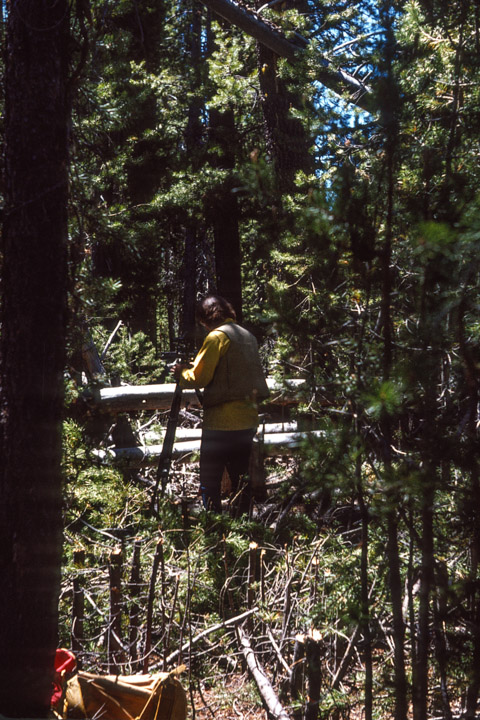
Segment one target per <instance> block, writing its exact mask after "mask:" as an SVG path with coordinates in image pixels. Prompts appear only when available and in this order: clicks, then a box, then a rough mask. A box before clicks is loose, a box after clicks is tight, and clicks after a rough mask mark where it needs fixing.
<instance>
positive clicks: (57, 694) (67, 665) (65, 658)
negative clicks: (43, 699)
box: [51, 648, 77, 707]
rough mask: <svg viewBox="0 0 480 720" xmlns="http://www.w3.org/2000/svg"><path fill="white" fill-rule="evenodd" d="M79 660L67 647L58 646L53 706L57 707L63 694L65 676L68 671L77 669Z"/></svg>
mask: <svg viewBox="0 0 480 720" xmlns="http://www.w3.org/2000/svg"><path fill="white" fill-rule="evenodd" d="M76 666H77V661H76V659H75V655H74V654H73V653H72V652H70V650H66V649H65V648H58V649H57V650H56V652H55V678H54V680H53V687H52V698H51V705H52V707H57V705H58V703H59V702H60V700H61V698H62V695H63V678H64V677H65V675H66V674H67V673H70V672H72V671H73V670H75V668H76Z"/></svg>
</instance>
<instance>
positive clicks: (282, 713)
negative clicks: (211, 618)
mask: <svg viewBox="0 0 480 720" xmlns="http://www.w3.org/2000/svg"><path fill="white" fill-rule="evenodd" d="M236 632H237V637H238V640H239V643H240V647H241V649H242V653H243V656H244V658H245V661H246V663H247V665H248V669H249V670H250V672H251V674H252V677H253V679H254V680H255V683H256V685H257V687H258V691H259V693H260V695H261V696H262V700H263V702H264V703H265V706H266V708H267V711H268V713H269V715H271V717H272V718H273V719H274V720H291V718H290V716H289V715H288V713H287V712H286V710H285V709H284V707H283V705H282V704H281V702H280V700H279V699H278V696H277V693H276V692H275V690H274V689H273V687H272V684H271V682H270V680H269V679H268V677H267V676H266V674H265V671H264V669H263V668H262V667H261V665H260V664H259V662H258V660H257V656H256V655H255V653H254V651H253V649H252V646H251V645H250V640H249V638H248V636H247V635H246V634H245V632H244V631H243V630H242V628H240V627H237V628H236Z"/></svg>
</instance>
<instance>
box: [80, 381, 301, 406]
mask: <svg viewBox="0 0 480 720" xmlns="http://www.w3.org/2000/svg"><path fill="white" fill-rule="evenodd" d="M267 385H268V387H269V390H270V393H271V397H270V398H269V399H268V401H267V402H268V403H269V404H270V403H274V404H275V403H278V404H282V403H284V404H288V403H289V402H294V401H295V400H296V398H297V397H298V394H299V393H301V391H302V390H303V389H305V388H306V386H307V383H306V380H299V379H290V380H283V381H282V382H279V381H278V380H275V379H274V378H267ZM174 392H175V383H164V384H162V385H121V386H120V387H109V388H100V389H96V390H93V391H92V393H91V396H90V397H89V401H90V403H91V405H92V407H94V408H96V409H97V410H99V411H100V412H105V413H119V412H133V411H143V410H168V409H169V408H170V406H171V404H172V399H173V394H174ZM182 401H183V403H184V404H187V405H189V406H191V407H200V403H199V400H198V397H197V395H196V393H195V390H184V391H183V393H182Z"/></svg>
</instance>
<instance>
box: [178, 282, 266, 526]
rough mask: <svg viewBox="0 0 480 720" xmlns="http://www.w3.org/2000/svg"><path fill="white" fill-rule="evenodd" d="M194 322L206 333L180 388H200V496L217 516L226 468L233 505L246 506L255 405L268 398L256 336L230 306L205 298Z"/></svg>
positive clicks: (181, 371) (180, 369)
mask: <svg viewBox="0 0 480 720" xmlns="http://www.w3.org/2000/svg"><path fill="white" fill-rule="evenodd" d="M197 319H198V321H199V322H200V324H201V325H203V326H204V327H205V328H206V329H207V330H208V335H207V336H206V338H205V340H204V343H203V345H202V347H201V348H200V350H199V352H198V354H197V356H196V358H195V360H194V362H193V366H192V367H185V366H182V365H177V366H176V367H175V368H174V374H175V377H176V378H177V379H178V380H179V381H180V385H181V387H182V388H204V393H203V427H202V441H201V446H200V492H201V495H202V501H203V505H204V507H205V508H206V509H207V510H213V511H214V512H218V513H220V512H221V511H222V505H221V497H220V491H221V482H222V475H223V471H224V468H226V469H227V471H228V474H229V476H230V480H231V483H232V504H233V505H234V507H236V508H237V509H238V511H239V512H240V513H243V512H248V509H249V507H250V499H251V498H250V484H249V480H248V474H247V473H248V466H249V460H250V453H251V449H252V443H253V438H254V436H255V433H256V429H257V426H258V406H257V403H258V402H260V401H261V400H264V399H265V398H266V397H267V396H268V388H267V384H266V382H265V377H264V374H263V370H262V366H261V362H260V356H259V354H258V346H257V341H256V339H255V337H254V336H253V335H252V333H250V332H249V331H248V330H245V328H242V327H241V326H240V325H237V323H236V322H235V320H236V315H235V311H234V309H233V307H232V306H231V304H230V303H229V302H228V301H227V300H225V298H222V297H220V296H218V295H209V296H207V297H206V298H204V299H203V300H202V301H201V302H200V303H199V306H198V308H197Z"/></svg>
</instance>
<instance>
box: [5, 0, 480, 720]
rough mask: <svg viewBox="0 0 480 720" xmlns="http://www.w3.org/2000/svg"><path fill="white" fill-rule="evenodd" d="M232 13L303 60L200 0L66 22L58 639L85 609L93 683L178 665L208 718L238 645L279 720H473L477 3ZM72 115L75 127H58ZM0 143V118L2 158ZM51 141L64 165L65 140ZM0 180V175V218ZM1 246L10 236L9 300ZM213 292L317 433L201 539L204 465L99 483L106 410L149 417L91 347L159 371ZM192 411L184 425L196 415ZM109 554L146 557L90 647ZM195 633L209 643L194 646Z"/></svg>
mask: <svg viewBox="0 0 480 720" xmlns="http://www.w3.org/2000/svg"><path fill="white" fill-rule="evenodd" d="M22 1H23V0H22ZM225 2H231V0H225ZM18 4H21V3H19V2H18ZM60 4H61V3H60ZM235 4H236V5H237V6H238V8H237V9H240V10H241V9H242V8H243V10H244V11H246V12H249V13H250V14H251V15H252V13H255V17H256V18H257V19H258V18H260V19H261V21H262V22H263V23H264V24H265V27H266V28H270V29H271V31H272V32H275V33H277V35H278V36H280V35H281V36H282V37H284V38H286V39H287V40H288V42H289V43H292V47H295V48H297V50H295V52H293V51H292V53H289V54H288V57H280V56H278V55H276V53H275V52H273V50H272V49H271V48H267V47H266V46H264V45H262V43H260V42H259V41H258V39H256V38H255V37H253V36H250V35H248V34H247V32H246V31H245V30H242V29H241V28H240V27H236V26H235V25H233V24H230V23H229V22H227V21H226V20H224V19H222V17H221V16H220V15H216V14H215V13H214V12H213V11H212V10H211V9H209V8H210V5H209V3H207V2H206V3H202V2H199V1H198V0H165V1H164V2H158V1H157V0H145V2H141V3H140V2H137V0H116V1H113V0H90V2H80V1H78V2H76V3H74V4H73V6H72V14H71V17H70V46H69V53H70V56H69V59H70V73H71V88H72V94H71V100H72V111H73V113H72V122H71V125H68V129H69V132H70V141H69V142H70V194H69V200H68V222H69V229H70V235H69V242H68V260H69V264H68V274H67V279H68V282H69V286H70V288H69V289H70V294H69V308H70V329H69V335H68V342H67V351H68V362H67V370H66V375H67V378H68V384H67V389H68V391H69V392H68V398H67V399H68V401H69V402H70V401H71V400H72V398H73V399H74V402H71V403H70V404H69V405H68V409H67V419H66V422H65V431H64V451H65V452H64V472H65V507H64V516H65V526H66V538H67V543H66V561H65V563H66V565H65V581H64V586H63V589H64V592H63V593H62V598H61V604H60V613H61V627H60V634H61V638H62V640H63V642H64V643H65V644H67V643H68V642H69V641H70V635H69V633H70V628H69V622H70V620H69V618H70V616H71V612H72V609H73V606H74V600H75V599H76V600H78V598H79V597H80V596H81V597H82V598H84V599H85V597H86V598H87V599H89V602H90V606H91V608H93V610H92V611H91V613H90V614H88V613H86V614H85V613H84V615H83V617H82V624H81V632H80V631H79V630H78V627H77V629H76V630H75V631H73V633H72V637H73V641H74V643H75V644H76V647H77V648H78V652H79V656H80V657H81V659H82V661H83V662H84V663H85V664H86V665H89V666H91V667H101V668H102V669H105V668H106V667H108V666H109V664H110V666H112V665H114V666H115V668H118V667H120V668H123V669H126V670H129V671H130V670H131V671H136V670H138V669H140V668H142V669H147V668H148V667H149V662H150V664H151V665H154V664H157V665H163V666H166V667H168V666H169V663H170V664H172V663H174V662H176V661H177V660H179V655H182V653H183V655H182V657H183V659H184V658H185V653H187V652H188V658H189V668H190V670H189V673H190V674H189V683H190V687H191V690H192V698H194V699H195V701H196V702H207V701H206V698H205V696H204V694H202V693H203V692H204V691H206V690H208V688H209V683H214V682H215V680H218V678H219V677H221V676H222V674H223V675H224V674H225V672H227V675H228V674H229V673H231V674H232V675H235V673H237V674H238V673H239V671H240V670H239V666H238V664H237V655H238V653H239V652H240V651H239V645H238V641H239V638H243V641H244V643H245V642H249V640H248V638H247V641H245V637H246V635H250V641H251V640H253V645H254V650H255V652H256V654H257V658H258V659H259V661H261V663H262V664H263V665H264V667H265V668H266V672H267V674H268V675H269V676H270V678H271V680H272V683H273V684H274V685H275V686H276V689H277V690H278V692H279V694H280V696H281V699H282V702H284V704H285V706H286V707H287V712H288V713H289V714H290V716H291V717H297V716H300V714H301V713H303V712H304V713H305V717H308V718H315V717H319V716H322V715H324V716H325V717H332V718H339V717H350V716H351V717H354V716H355V717H356V716H358V713H359V712H360V711H361V712H362V713H363V714H364V716H365V718H366V719H367V720H371V718H373V717H382V716H383V717H394V718H395V720H405V719H406V718H407V717H410V715H411V714H413V717H414V719H415V720H426V718H428V717H439V716H441V717H444V718H447V719H448V720H450V719H451V718H453V717H459V716H462V717H465V718H468V719H469V720H473V718H474V717H475V716H476V715H475V714H476V709H477V705H478V696H479V692H480V594H479V593H480V590H479V572H480V568H479V557H480V473H479V465H478V449H479V448H478V445H479V441H478V424H479V417H478V408H479V397H478V382H479V371H478V367H479V337H478V334H479V323H478V319H477V315H478V312H477V311H478V302H479V291H480V287H479V277H478V255H479V251H480V245H479V242H480V223H479V219H478V218H479V200H478V186H479V179H480V178H479V174H480V170H479V163H478V153H479V138H480V115H479V107H480V103H479V93H480V90H479V88H480V77H479V73H480V70H479V64H478V56H479V52H480V15H479V11H478V7H477V4H476V3H473V2H469V0H460V1H459V2H455V3H446V2H443V1H442V0H401V1H398V2H397V1H396V0H365V1H362V2H353V0H352V1H350V0H345V1H343V2H327V1H326V0H316V1H315V2H314V1H313V0H300V1H294V0H292V1H291V2H290V1H289V0H287V1H286V2H281V3H279V2H270V3H265V4H261V3H258V4H257V5H256V7H255V6H254V3H251V4H250V3H245V2H244V1H242V2H241V3H238V4H237V3H235ZM14 6H15V3H13V2H12V3H11V7H12V8H13V7H14ZM252 16H253V15H252ZM341 73H345V74H348V77H349V78H350V80H349V83H350V85H349V90H348V92H346V93H345V95H344V96H343V97H342V96H339V95H338V93H336V92H333V90H332V87H335V89H336V90H338V89H339V87H340V85H339V83H338V78H339V77H341ZM332 77H335V78H336V80H335V83H333V81H332ZM351 78H354V79H356V80H358V82H359V83H360V85H361V88H362V95H361V97H360V96H358V97H357V98H356V97H355V95H352V91H351V88H352V81H351ZM7 82H8V75H7ZM69 87H70V86H69ZM7 88H8V85H7ZM367 108H368V110H367ZM7 109H8V108H7ZM7 118H8V114H7ZM61 124H62V127H63V125H64V126H65V127H64V130H65V133H66V128H67V118H66V115H65V116H64V119H63V120H62V123H61ZM9 132H10V133H11V132H12V131H11V130H9V129H8V123H7V134H6V144H7V160H8V158H9V157H10V156H9V155H8V152H9V148H11V147H12V146H13V143H14V139H15V136H14V135H13V136H12V134H10V135H9V134H8V133H9ZM65 137H66V135H65ZM52 153H53V155H54V156H55V158H57V159H58V158H59V157H60V149H59V148H58V147H54V148H53V149H52ZM61 157H62V162H63V161H66V156H65V157H64V156H63V155H62V156H61ZM11 172H12V168H11V166H10V165H9V164H8V162H7V164H6V167H5V169H4V186H5V188H6V190H7V206H8V202H11V199H9V195H8V193H9V187H10V185H9V182H11V178H12V176H11ZM63 202H64V203H65V208H66V196H65V197H64V201H63ZM12 217H13V216H12ZM10 222H12V221H11V220H10ZM9 232H10V230H9V226H8V223H7V225H6V230H5V231H4V234H5V240H4V244H3V254H4V261H3V262H4V278H5V279H4V291H5V292H7V291H8V287H9V286H8V284H7V283H8V281H9V279H10V280H11V277H12V276H11V275H9V272H10V270H9V267H10V266H9V263H10V260H9V258H10V255H9V253H10V252H11V244H10V242H11V241H10V239H9V237H10V236H9ZM62 247H63V246H62ZM58 257H60V255H58ZM66 271H67V269H66V266H65V267H64V269H63V270H62V269H59V270H58V274H59V277H60V276H62V277H63V278H64V280H65V277H64V275H63V274H62V273H64V272H66ZM59 287H60V285H59ZM212 291H217V292H219V293H221V294H223V295H225V296H226V297H228V298H229V299H230V300H231V301H232V302H233V304H234V305H235V307H236V309H237V312H238V316H239V317H242V316H243V321H244V322H245V323H246V324H247V325H248V326H249V327H251V328H252V329H253V330H254V332H255V333H256V335H257V336H258V338H259V340H260V345H261V352H262V357H263V359H264V361H265V367H266V368H267V369H268V372H269V374H272V375H275V376H276V378H277V379H279V380H283V379H289V378H292V377H297V378H298V377H301V378H303V379H304V380H305V381H306V383H305V387H306V388H307V389H306V390H305V394H304V395H303V396H302V398H301V399H300V401H299V402H298V399H297V401H296V403H295V404H292V406H291V407H290V408H289V407H288V406H287V405H284V406H283V413H284V414H283V415H282V417H280V418H275V419H277V420H279V421H284V420H286V419H289V420H293V419H295V420H297V421H298V422H303V423H304V425H305V426H308V427H311V428H315V429H316V430H320V431H321V432H320V433H318V434H317V435H316V436H315V438H312V436H309V437H308V439H306V440H305V443H304V445H303V446H302V448H301V450H300V452H299V454H298V455H297V456H296V458H295V459H292V458H287V457H283V458H281V459H278V458H277V459H276V460H275V461H270V460H268V461H267V462H266V470H267V477H268V480H269V483H268V484H267V493H266V495H264V497H262V498H259V499H258V500H257V503H256V505H255V512H254V515H253V518H250V519H249V520H244V521H238V520H232V519H230V518H226V517H223V518H222V519H217V520H216V523H214V524H213V525H212V524H211V522H210V520H209V519H208V517H205V516H204V515H202V514H200V516H195V515H193V514H189V507H190V506H189V502H192V497H194V495H195V489H194V488H195V482H196V475H195V472H196V469H195V466H194V465H192V466H188V467H187V469H186V470H185V468H183V469H181V468H177V469H176V470H175V472H174V475H173V481H172V488H173V491H172V492H173V494H172V496H167V497H165V498H163V503H162V504H161V507H160V509H159V517H158V518H156V519H152V518H151V517H148V516H147V514H146V513H145V507H148V504H149V503H148V500H146V499H145V498H146V496H147V495H148V487H149V481H150V480H151V478H149V471H147V470H146V471H143V470H142V471H141V472H139V473H136V472H134V471H132V470H131V469H129V470H128V471H124V472H123V474H122V473H120V472H119V471H118V470H116V469H114V468H111V467H107V466H101V465H98V461H97V460H95V458H98V455H96V454H95V453H94V452H93V450H95V451H96V450H98V446H99V444H100V445H102V444H103V445H104V446H108V445H109V444H112V443H113V441H114V438H113V436H114V431H113V430H112V425H113V424H114V422H116V428H117V430H118V426H119V425H120V422H123V421H124V422H125V423H126V422H127V419H128V423H130V426H129V427H130V432H131V429H132V427H133V429H134V431H135V433H134V434H135V435H136V439H137V441H140V440H139V439H141V440H142V442H143V438H144V434H142V433H143V432H144V428H146V427H148V428H149V429H150V428H153V429H157V425H158V424H159V423H160V420H161V419H162V418H160V417H159V415H158V414H157V415H155V416H152V417H150V416H148V415H147V414H145V415H143V416H141V417H135V418H133V417H129V418H123V420H121V421H118V419H117V420H115V421H114V420H113V419H112V418H108V419H105V418H99V417H98V416H95V412H94V411H93V410H92V408H91V406H89V405H87V401H86V395H85V392H84V391H85V389H86V388H85V377H83V379H82V370H83V371H84V375H85V368H82V366H81V348H82V344H84V343H85V341H86V340H87V339H89V338H90V339H91V338H93V340H94V341H95V342H96V343H97V346H98V348H99V350H100V352H101V351H102V350H104V353H103V355H102V362H103V364H104V368H105V370H106V375H105V376H104V377H103V378H100V377H99V376H98V375H97V376H96V377H95V378H94V380H95V382H96V383H98V382H114V383H118V382H126V383H129V382H130V383H138V382H148V381H157V380H159V379H160V378H165V377H166V375H165V371H164V366H163V363H162V360H161V353H162V352H165V351H168V350H171V349H172V348H173V346H174V345H175V339H176V338H177V337H178V336H179V335H181V336H182V337H184V338H188V339H189V340H191V341H192V343H191V344H192V345H193V343H194V340H195V319H194V305H195V301H196V299H197V297H198V296H199V295H201V294H203V293H205V292H212ZM9 303H10V300H9V299H8V298H6V299H5V300H4V313H5V315H4V324H3V327H2V347H3V348H4V352H5V353H6V355H5V357H6V358H7V359H6V360H5V359H4V360H3V362H4V366H3V367H4V368H6V370H4V377H7V375H5V372H6V371H7V370H8V362H9V361H8V357H9V356H8V353H9V352H10V350H9V347H10V338H11V337H14V334H13V335H12V332H13V331H12V329H11V325H9V322H10V320H9V318H8V313H10V312H11V305H10V304H9ZM62 342H63V340H62V338H61V337H60V336H59V343H60V344H61V343H62ZM5 348H6V349H5ZM62 352H63V350H62ZM59 357H60V356H59ZM30 362H31V363H32V365H35V362H34V360H33V359H30ZM62 363H63V359H62ZM11 373H12V374H11V378H13V379H12V380H11V382H12V383H13V385H12V387H14V388H15V390H16V391H17V390H18V387H19V385H20V384H21V383H20V380H19V379H17V377H16V375H14V373H13V370H12V369H11ZM2 377H3V376H2ZM90 379H91V378H90ZM9 382H10V381H9ZM90 390H91V388H89V391H90ZM79 396H80V397H81V398H82V399H81V400H79V399H78V398H79ZM12 397H13V396H12ZM12 402H13V400H12V399H9V400H8V403H12ZM272 412H276V410H275V409H274V410H272ZM285 414H289V417H288V418H287V417H286V416H285ZM58 420H59V418H58V417H57V424H56V429H57V430H58ZM109 423H110V424H109ZM185 423H186V424H190V425H195V423H196V416H195V413H194V412H193V411H192V413H190V414H189V415H188V413H187V415H186V419H185ZM54 424H55V423H54ZM4 438H6V440H5V442H7V440H8V437H7V435H6V434H4ZM12 447H13V446H12ZM2 478H3V476H2ZM5 478H6V482H7V480H8V478H7V476H5ZM192 488H193V490H192ZM9 492H10V491H9ZM14 495H15V493H13V494H11V496H12V497H14ZM7 496H8V497H9V495H8V493H7ZM158 522H160V524H161V527H160V531H159V528H158ZM99 538H100V539H99ZM250 540H252V541H255V543H257V545H256V547H255V548H252V546H251V545H249V542H250ZM255 543H254V544H255ZM78 544H81V545H82V552H81V553H80V555H81V565H80V564H79V562H80V561H79V555H78ZM117 544H121V545H122V552H123V553H124V557H125V558H131V562H132V563H133V564H134V567H132V571H131V576H130V581H128V578H127V577H126V571H124V577H123V581H124V583H125V586H126V588H127V592H126V594H125V596H124V602H123V605H121V607H120V611H119V612H120V614H121V615H122V619H120V620H119V619H118V618H115V621H116V624H115V628H117V629H116V631H115V632H116V635H117V636H121V637H114V636H113V635H112V633H111V628H112V627H113V623H110V624H109V626H108V627H109V629H108V630H107V629H105V616H106V615H108V612H109V610H108V608H107V606H108V598H107V594H108V593H107V590H106V587H107V586H106V581H105V577H106V573H107V570H106V569H107V568H108V563H109V562H110V559H109V558H110V557H111V555H110V554H111V552H112V551H114V552H117ZM86 548H88V549H89V550H88V552H87V553H85V549H86ZM140 548H141V549H142V554H141V556H140ZM257 550H258V556H257V555H256V552H257ZM74 551H75V552H74ZM82 553H83V554H82ZM74 556H76V560H75V562H74ZM140 557H141V559H140ZM75 563H76V564H75ZM254 563H257V564H256V565H255V564H254ZM153 568H155V572H153ZM156 573H158V577H157V576H156ZM153 576H155V577H154V580H155V579H157V583H159V584H160V585H161V593H157V594H156V591H155V587H157V589H158V585H157V586H156V585H155V582H154V581H152V580H151V578H152V577H153ZM86 577H89V578H90V586H89V587H87V584H86V582H85V578H86ZM132 578H133V579H132ZM148 578H150V585H149V586H148V582H149V581H148ZM72 587H73V588H74V590H73V594H72V591H71V588H72ZM75 588H76V589H75ZM80 591H81V592H80ZM75 593H77V594H75ZM82 593H86V594H84V595H82ZM150 601H151V602H150ZM147 604H148V608H147ZM244 612H247V615H248V619H247V620H246V621H245V625H244V626H243V628H244V629H243V631H242V633H243V634H241V633H235V631H234V630H232V628H233V627H234V625H235V623H234V619H235V618H236V617H237V616H239V617H241V618H242V619H244ZM127 617H128V621H127ZM138 617H140V618H141V621H140V622H138ZM77 619H78V616H77ZM117 621H118V622H117ZM230 622H231V625H230V624H228V623H230ZM122 623H123V624H122ZM142 623H143V624H142ZM222 623H227V624H225V625H222ZM127 624H128V630H129V633H128V639H127V632H126V629H127V627H126V626H127ZM212 628H213V630H212ZM207 630H208V632H207ZM210 632H211V633H212V638H214V639H215V642H213V640H212V641H208V642H207V641H206V640H205V638H206V637H210V635H209V633H210ZM79 633H80V634H79ZM245 633H246V635H245ZM102 638H105V640H103V639H102ZM299 638H301V639H299ZM255 639H256V642H255ZM118 640H120V643H119V644H118V643H117V641H118ZM294 641H296V642H294ZM112 643H113V645H115V643H117V645H115V653H113V651H112V652H111V647H113V645H112ZM179 648H184V649H183V650H182V651H180V650H179ZM185 648H187V649H188V650H186V649H185ZM193 648H196V649H195V650H194V649H193ZM206 648H208V656H209V657H208V659H206V657H205V654H206V653H205V649H206ZM112 653H113V654H112ZM297 653H298V655H297ZM302 653H303V655H302ZM302 658H303V659H302ZM115 668H114V669H115ZM299 668H301V672H300V670H299ZM212 678H213V679H212ZM320 678H321V682H320ZM195 692H196V693H197V694H196V695H194V693H195ZM307 696H308V701H307ZM250 700H251V698H250ZM251 702H252V704H253V705H255V703H256V702H257V701H256V700H251ZM0 711H1V712H4V713H5V712H6V708H4V707H0ZM355 713H357V714H356V715H355Z"/></svg>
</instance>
